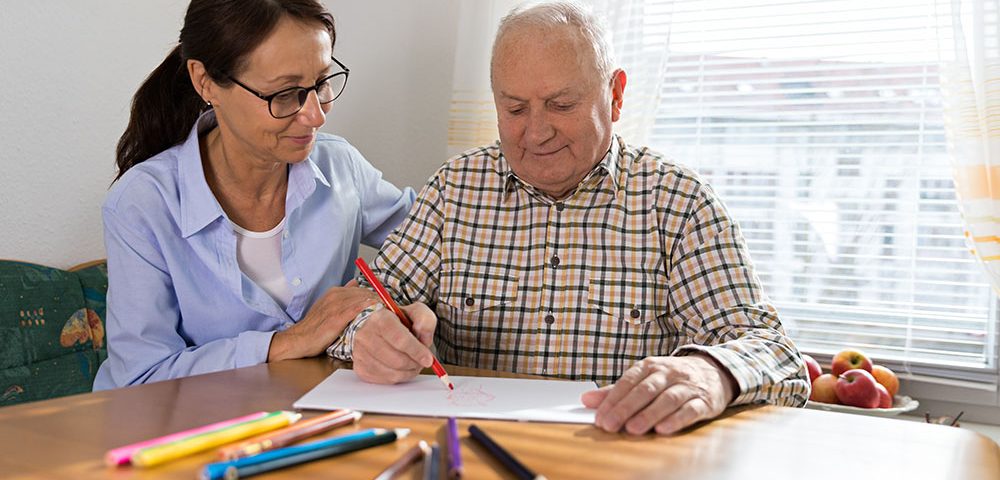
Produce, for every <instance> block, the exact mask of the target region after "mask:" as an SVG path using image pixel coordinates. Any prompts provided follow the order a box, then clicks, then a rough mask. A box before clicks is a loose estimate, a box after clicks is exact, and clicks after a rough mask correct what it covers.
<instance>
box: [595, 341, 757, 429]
mask: <svg viewBox="0 0 1000 480" xmlns="http://www.w3.org/2000/svg"><path fill="white" fill-rule="evenodd" d="M736 388H738V387H736V381H735V380H734V379H733V378H732V375H731V374H730V373H729V372H728V371H727V370H726V369H724V368H723V367H722V366H720V365H718V364H717V363H716V362H715V360H714V359H712V358H711V357H709V356H708V355H707V354H701V353H697V354H693V355H689V356H686V357H646V358H645V359H643V360H642V361H640V362H638V363H636V364H635V365H633V366H632V367H631V368H629V369H628V370H626V371H625V373H624V374H623V375H622V376H621V378H620V379H618V382H617V383H615V384H614V385H608V386H605V387H603V388H600V389H597V390H592V391H590V392H586V393H584V394H583V396H582V397H581V400H582V401H583V404H584V406H586V407H587V408H596V409H597V416H596V418H595V420H594V424H595V425H596V426H597V427H599V428H601V429H603V430H605V431H608V432H619V431H621V429H622V428H623V427H624V429H625V431H626V432H628V433H631V434H633V435H642V434H644V433H646V432H648V431H650V430H655V431H656V433H659V434H661V435H665V434H670V433H674V432H677V431H679V430H681V429H683V428H685V427H687V426H689V425H692V424H694V423H696V422H698V421H700V420H708V419H711V418H715V417H717V416H718V415H719V414H720V413H722V411H723V410H725V409H726V406H728V405H729V402H731V401H732V400H733V399H734V392H735V390H736Z"/></svg>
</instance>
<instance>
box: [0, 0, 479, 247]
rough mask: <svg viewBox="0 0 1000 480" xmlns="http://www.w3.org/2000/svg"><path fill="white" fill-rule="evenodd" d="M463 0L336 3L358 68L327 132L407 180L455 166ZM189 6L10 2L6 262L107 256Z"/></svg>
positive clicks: (4, 48)
mask: <svg viewBox="0 0 1000 480" xmlns="http://www.w3.org/2000/svg"><path fill="white" fill-rule="evenodd" d="M458 2H459V0H433V1H431V0H423V1H420V2H414V1H409V0H378V1H371V2H369V1H361V0H356V1H336V2H335V1H332V0H327V1H326V4H327V5H328V7H329V8H330V10H331V12H332V13H333V14H334V16H335V17H336V20H337V27H338V35H337V36H338V42H337V47H336V49H335V54H336V55H337V57H338V59H340V60H341V61H342V62H344V63H345V64H347V65H348V66H349V67H350V68H351V78H350V80H349V84H348V86H347V90H346V91H345V92H344V95H343V96H342V97H341V98H340V99H338V100H337V102H336V103H335V104H334V107H333V110H332V111H331V114H330V116H329V117H328V123H327V126H326V127H324V130H325V131H329V132H333V133H337V134H340V135H343V136H344V137H346V138H347V139H348V140H350V141H351V142H352V143H354V144H355V145H356V146H357V147H358V148H359V149H360V150H361V151H362V152H363V153H364V154H365V155H366V156H367V157H368V159H369V160H370V161H371V162H372V163H373V164H375V166H376V167H378V168H380V169H382V170H383V171H384V172H385V173H386V177H387V178H388V179H389V180H391V181H393V182H395V183H397V184H398V185H411V186H414V187H419V186H420V185H422V184H423V182H424V181H425V180H426V178H427V177H428V176H429V175H430V174H431V172H432V171H433V170H434V169H435V168H436V167H437V166H438V165H440V164H441V162H442V161H444V160H445V157H446V150H447V113H448V104H449V100H450V98H451V83H452V80H451V79H452V72H453V65H454V52H455V28H456V18H457V9H458V8H457V6H458ZM186 8H187V0H155V1H152V0H143V1H134V0H39V1H22V0H0V226H2V233H0V259H16V260H24V261H30V262H35V263H41V264H45V265H51V266H55V267H69V266H71V265H74V264H77V263H81V262H85V261H88V260H93V259H97V258H103V257H104V244H103V237H102V228H101V216H100V205H101V201H102V200H103V198H104V194H105V192H106V191H107V188H108V186H109V184H110V182H111V180H112V179H113V178H114V173H115V167H114V149H115V144H116V142H117V141H118V137H119V136H120V135H121V133H122V130H123V129H124V128H125V125H126V123H127V121H128V108H129V102H130V99H131V96H132V94H133V92H134V91H135V89H136V87H138V85H139V84H140V83H141V81H142V79H143V78H145V76H146V75H147V74H148V73H149V72H150V71H151V70H152V69H153V68H154V67H155V66H156V65H158V64H159V62H160V61H161V60H162V59H163V57H164V56H165V55H166V53H167V52H168V51H169V50H170V49H171V48H172V47H173V45H174V44H175V42H176V41H177V35H178V32H179V30H180V27H181V24H182V20H183V16H184V11H185V9H186Z"/></svg>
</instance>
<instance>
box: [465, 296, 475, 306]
mask: <svg viewBox="0 0 1000 480" xmlns="http://www.w3.org/2000/svg"><path fill="white" fill-rule="evenodd" d="M475 304H476V299H475V298H472V297H465V305H466V306H469V307H471V306H473V305H475Z"/></svg>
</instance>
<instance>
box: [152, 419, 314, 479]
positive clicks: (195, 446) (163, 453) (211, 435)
mask: <svg viewBox="0 0 1000 480" xmlns="http://www.w3.org/2000/svg"><path fill="white" fill-rule="evenodd" d="M300 418H302V415H301V414H298V413H291V412H281V411H278V412H273V413H270V414H268V415H267V416H266V417H263V418H259V419H257V420H252V421H249V422H244V423H239V424H236V425H233V426H230V427H227V428H223V429H222V430H216V431H213V432H208V433H205V434H202V435H195V436H193V437H190V438H185V439H182V440H178V441H176V442H172V443H167V444H163V445H157V446H155V447H149V448H143V449H142V450H139V451H138V452H135V454H133V455H132V465H135V466H138V467H153V466H156V465H160V464H162V463H166V462H169V461H171V460H176V459H178V458H181V457H186V456H188V455H193V454H195V453H198V452H203V451H205V450H209V449H212V448H215V447H218V446H220V445H225V444H227V443H231V442H235V441H238V440H243V439H244V438H249V437H252V436H254V435H258V434H261V433H264V432H269V431H271V430H276V429H279V428H281V427H284V426H286V425H288V424H290V423H295V422H296V421H297V420H298V419H300Z"/></svg>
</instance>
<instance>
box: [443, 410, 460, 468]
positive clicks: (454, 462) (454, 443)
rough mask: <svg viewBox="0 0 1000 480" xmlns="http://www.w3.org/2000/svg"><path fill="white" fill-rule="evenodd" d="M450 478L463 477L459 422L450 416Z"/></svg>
mask: <svg viewBox="0 0 1000 480" xmlns="http://www.w3.org/2000/svg"><path fill="white" fill-rule="evenodd" d="M447 433H448V478H452V479H455V478H462V451H461V448H462V447H461V445H459V443H458V422H456V421H455V417H448V432H447Z"/></svg>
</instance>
